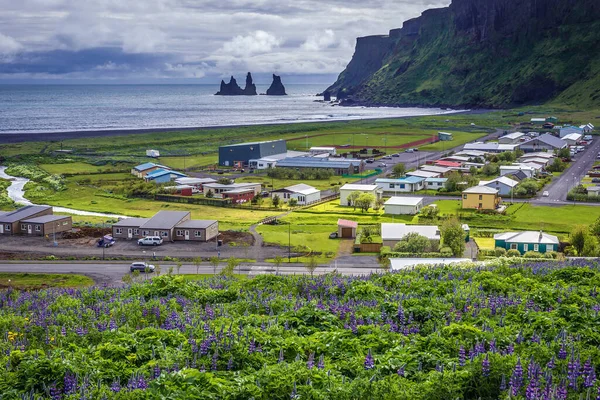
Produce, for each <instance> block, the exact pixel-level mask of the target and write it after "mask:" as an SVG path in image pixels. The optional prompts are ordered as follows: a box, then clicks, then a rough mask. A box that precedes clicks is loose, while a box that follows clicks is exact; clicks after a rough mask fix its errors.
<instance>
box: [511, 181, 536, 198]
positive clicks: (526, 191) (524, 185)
mask: <svg viewBox="0 0 600 400" xmlns="http://www.w3.org/2000/svg"><path fill="white" fill-rule="evenodd" d="M514 190H515V194H516V195H517V196H534V195H535V194H536V193H537V192H538V190H539V186H538V183H537V181H536V180H535V179H532V178H527V179H523V180H522V181H521V182H519V184H518V185H517V186H516V187H515V189H514Z"/></svg>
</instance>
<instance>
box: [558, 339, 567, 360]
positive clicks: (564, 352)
mask: <svg viewBox="0 0 600 400" xmlns="http://www.w3.org/2000/svg"><path fill="white" fill-rule="evenodd" d="M566 358H567V349H566V348H565V344H564V343H562V344H561V345H560V349H559V350H558V359H559V360H564V359H566Z"/></svg>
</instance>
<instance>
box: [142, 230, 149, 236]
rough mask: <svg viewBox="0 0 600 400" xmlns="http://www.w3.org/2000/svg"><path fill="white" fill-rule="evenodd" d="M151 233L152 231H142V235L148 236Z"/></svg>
mask: <svg viewBox="0 0 600 400" xmlns="http://www.w3.org/2000/svg"><path fill="white" fill-rule="evenodd" d="M148 235H150V231H142V236H148Z"/></svg>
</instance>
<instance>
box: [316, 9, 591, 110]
mask: <svg viewBox="0 0 600 400" xmlns="http://www.w3.org/2000/svg"><path fill="white" fill-rule="evenodd" d="M598 43H600V2H598V1H597V0H545V1H540V0H453V2H452V4H451V5H450V6H449V7H445V8H440V9H432V10H427V11H425V12H423V14H422V15H421V16H420V17H418V18H414V19H411V20H408V21H405V22H404V24H403V26H402V28H399V29H393V30H391V31H390V32H389V34H388V35H379V36H367V37H362V38H358V39H357V41H356V48H355V52H354V55H353V57H352V60H351V61H350V63H349V64H348V66H347V67H346V69H345V70H344V71H343V72H342V73H341V74H340V75H339V77H338V79H337V81H336V82H335V83H334V84H333V85H332V86H330V87H329V88H327V91H328V92H330V93H332V94H335V95H336V96H337V98H338V99H340V100H341V101H342V104H347V105H351V104H363V105H418V106H455V107H507V106H516V105H522V104H539V103H546V102H550V101H554V102H555V103H557V104H558V103H560V104H566V105H577V106H589V107H591V106H598V105H600V54H599V52H598V51H597V44H598Z"/></svg>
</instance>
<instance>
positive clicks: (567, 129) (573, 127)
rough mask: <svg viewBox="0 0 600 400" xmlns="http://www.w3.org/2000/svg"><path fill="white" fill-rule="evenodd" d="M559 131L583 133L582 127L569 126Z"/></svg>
mask: <svg viewBox="0 0 600 400" xmlns="http://www.w3.org/2000/svg"><path fill="white" fill-rule="evenodd" d="M560 130H561V131H578V132H581V131H583V127H580V126H573V125H569V126H563V127H562V128H560Z"/></svg>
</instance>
